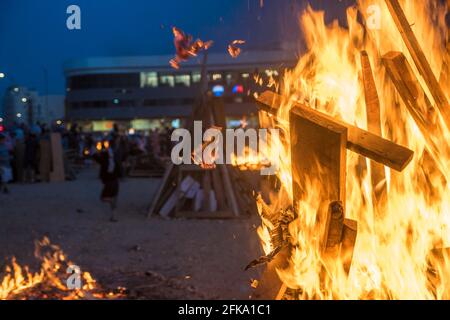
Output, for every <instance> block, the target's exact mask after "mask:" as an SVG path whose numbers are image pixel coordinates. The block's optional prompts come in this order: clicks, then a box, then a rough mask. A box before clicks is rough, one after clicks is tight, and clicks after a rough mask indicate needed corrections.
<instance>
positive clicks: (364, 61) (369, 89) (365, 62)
mask: <svg viewBox="0 0 450 320" xmlns="http://www.w3.org/2000/svg"><path fill="white" fill-rule="evenodd" d="M361 66H362V75H363V84H364V96H365V100H366V111H367V112H366V113H367V128H368V130H369V132H371V133H374V134H376V135H378V136H380V137H382V136H383V134H382V130H381V111H380V100H379V98H378V92H377V87H376V85H375V80H374V78H373V73H372V67H371V65H370V59H369V55H368V54H367V52H366V51H363V52H362V53H361ZM370 174H371V180H372V190H373V195H374V199H375V201H376V205H377V206H380V207H383V205H384V203H385V202H386V200H387V188H386V173H385V171H384V166H383V165H381V164H379V163H377V162H375V161H371V162H370ZM379 211H380V212H382V211H384V210H383V209H382V208H380V210H379Z"/></svg>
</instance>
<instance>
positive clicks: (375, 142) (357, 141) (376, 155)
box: [257, 91, 414, 172]
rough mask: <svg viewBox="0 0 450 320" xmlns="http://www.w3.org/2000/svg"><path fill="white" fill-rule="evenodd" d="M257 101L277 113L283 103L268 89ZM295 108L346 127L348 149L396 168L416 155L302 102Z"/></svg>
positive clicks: (261, 106)
mask: <svg viewBox="0 0 450 320" xmlns="http://www.w3.org/2000/svg"><path fill="white" fill-rule="evenodd" d="M257 103H258V106H259V107H260V108H261V109H262V110H264V111H266V112H269V113H271V114H273V115H277V113H278V110H279V106H281V105H282V97H281V96H280V95H278V94H276V93H273V92H271V91H266V92H264V93H263V94H261V95H260V96H259V97H258V98H257ZM294 109H295V110H296V112H297V113H299V114H304V115H307V116H309V117H325V118H327V119H328V120H329V121H331V122H332V123H335V124H337V125H340V126H344V127H346V128H347V130H348V141H347V149H349V150H351V151H353V152H356V153H358V154H360V155H362V156H365V157H367V158H369V159H372V160H373V161H376V162H378V163H381V164H384V165H385V166H388V167H390V168H392V169H394V170H397V171H400V172H401V171H403V170H404V169H405V168H406V167H407V166H408V164H409V163H410V162H411V160H412V159H413V157H414V152H413V151H412V150H409V149H407V148H405V147H402V146H400V145H398V144H395V143H393V142H391V141H388V140H385V139H383V138H381V137H379V136H377V135H374V134H372V133H370V132H368V131H365V130H362V129H360V128H358V127H355V126H352V125H350V124H347V123H345V122H343V121H339V120H336V119H334V118H333V117H331V116H328V115H326V114H324V113H321V112H319V111H317V110H314V109H312V108H310V107H307V106H305V105H303V104H302V103H300V102H296V103H294Z"/></svg>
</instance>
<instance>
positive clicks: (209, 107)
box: [148, 53, 256, 219]
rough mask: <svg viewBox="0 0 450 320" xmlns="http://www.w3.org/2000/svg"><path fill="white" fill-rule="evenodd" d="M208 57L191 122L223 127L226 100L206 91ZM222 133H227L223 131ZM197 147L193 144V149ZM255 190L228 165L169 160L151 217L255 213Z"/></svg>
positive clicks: (151, 209) (154, 201)
mask: <svg viewBox="0 0 450 320" xmlns="http://www.w3.org/2000/svg"><path fill="white" fill-rule="evenodd" d="M206 59H207V54H206V53H205V59H204V61H203V67H202V80H201V93H200V96H199V99H198V101H197V104H196V106H195V107H194V111H193V114H192V119H191V120H192V124H193V123H194V121H202V124H203V126H205V127H209V128H211V127H215V128H220V129H221V130H223V129H224V128H226V119H225V112H224V105H223V101H222V100H221V99H220V98H215V97H212V96H211V95H208V94H207V76H206V74H207V73H206ZM192 127H193V125H192ZM192 127H191V132H193V128H192ZM222 134H223V136H225V134H224V132H223V133H222ZM192 136H193V135H192ZM198 147H199V146H194V150H195V149H196V148H198ZM202 148H204V146H202ZM202 150H203V149H202ZM253 190H254V189H253V188H250V187H249V186H248V184H246V181H245V179H244V178H243V177H242V176H241V175H240V174H238V173H237V172H236V171H235V168H233V167H232V166H229V165H222V164H217V165H213V166H204V165H201V164H192V165H181V166H175V165H173V164H172V163H170V164H169V165H168V167H167V168H166V171H165V173H164V176H163V179H162V183H161V185H160V188H159V190H158V192H157V193H156V195H155V197H154V199H153V201H152V204H151V205H150V208H149V211H148V216H149V217H151V216H153V215H159V216H162V217H165V218H167V217H175V218H198V219H228V218H237V217H242V216H245V215H247V214H251V213H255V212H256V205H255V201H254V199H252V192H253Z"/></svg>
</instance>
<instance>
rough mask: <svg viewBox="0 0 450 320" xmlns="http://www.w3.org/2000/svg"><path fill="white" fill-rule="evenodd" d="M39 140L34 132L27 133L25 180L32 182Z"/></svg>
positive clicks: (34, 174)
mask: <svg viewBox="0 0 450 320" xmlns="http://www.w3.org/2000/svg"><path fill="white" fill-rule="evenodd" d="M38 152H39V141H38V138H37V136H36V135H35V134H34V133H31V132H30V133H29V134H28V136H27V138H26V140H25V161H24V165H25V180H26V181H27V182H31V183H34V181H35V178H36V171H37V170H36V169H37V163H38Z"/></svg>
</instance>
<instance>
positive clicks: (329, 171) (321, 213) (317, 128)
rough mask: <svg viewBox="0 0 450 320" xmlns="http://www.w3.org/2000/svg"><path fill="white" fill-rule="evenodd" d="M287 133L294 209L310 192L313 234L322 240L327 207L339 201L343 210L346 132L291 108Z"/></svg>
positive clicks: (317, 116) (324, 234)
mask: <svg viewBox="0 0 450 320" xmlns="http://www.w3.org/2000/svg"><path fill="white" fill-rule="evenodd" d="M290 133H291V137H290V139H291V166H292V183H293V192H294V208H297V207H298V206H297V204H298V202H299V201H300V200H303V201H305V200H306V199H309V194H310V193H311V192H314V194H315V195H318V196H319V197H320V200H319V203H316V204H312V205H317V206H318V212H317V226H318V230H317V232H320V234H322V235H323V237H324V238H325V237H326V223H327V215H328V214H327V213H328V209H329V205H330V203H332V202H334V201H340V202H341V203H342V205H343V208H344V210H345V199H346V198H345V185H346V172H347V148H346V145H347V133H348V130H347V128H346V127H344V126H342V125H339V124H337V123H335V122H333V121H330V120H329V119H328V118H327V117H324V116H322V115H320V114H310V113H303V112H298V109H297V108H294V109H292V110H291V112H290ZM311 188H313V189H311ZM313 190H314V191H313Z"/></svg>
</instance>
